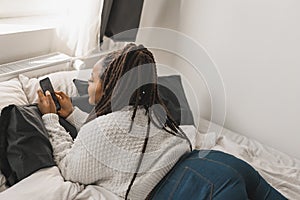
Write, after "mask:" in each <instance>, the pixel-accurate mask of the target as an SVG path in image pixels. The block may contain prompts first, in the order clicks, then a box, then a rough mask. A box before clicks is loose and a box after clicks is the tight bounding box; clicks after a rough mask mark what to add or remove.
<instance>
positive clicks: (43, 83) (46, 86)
mask: <svg viewBox="0 0 300 200" xmlns="http://www.w3.org/2000/svg"><path fill="white" fill-rule="evenodd" d="M40 86H41V88H42V90H43V92H44V95H45V93H46V91H47V90H48V91H49V92H50V94H51V97H52V99H53V101H54V104H55V106H56V110H60V109H61V106H60V104H59V102H58V99H57V97H56V95H55V92H54V89H53V87H52V84H51V81H50V79H49V78H48V77H47V78H45V79H42V80H40Z"/></svg>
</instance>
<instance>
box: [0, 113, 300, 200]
mask: <svg viewBox="0 0 300 200" xmlns="http://www.w3.org/2000/svg"><path fill="white" fill-rule="evenodd" d="M209 124H210V123H209V121H206V120H204V119H202V120H201V123H200V127H199V131H201V132H205V131H206V130H208V128H207V127H208V126H209ZM182 128H183V130H184V131H185V132H186V133H187V134H188V135H193V132H195V128H194V127H191V126H184V127H182ZM213 130H218V126H217V125H216V124H213V123H211V128H210V131H213ZM192 140H193V139H192ZM198 140H199V141H195V142H193V143H195V144H196V146H198V148H200V149H214V150H220V151H224V152H227V153H230V154H232V155H235V156H236V157H238V158H241V159H243V160H245V161H246V162H248V163H249V164H251V165H252V166H253V167H254V168H255V169H256V170H257V171H258V172H259V173H260V174H261V175H262V176H263V177H264V178H265V179H266V180H267V181H268V182H269V183H270V184H271V185H272V186H273V187H275V188H276V189H277V190H279V191H280V192H281V193H282V194H283V195H285V196H286V197H287V198H288V199H294V200H299V199H300V161H299V160H297V159H294V158H291V157H290V156H288V155H286V154H283V153H281V152H279V151H277V150H275V149H272V148H270V147H267V146H265V145H262V144H261V143H259V142H257V141H255V140H252V139H249V138H247V137H245V136H242V135H240V134H238V133H234V132H232V131H229V130H227V129H223V131H222V133H221V134H220V135H217V134H216V133H215V132H210V133H207V134H200V137H198ZM200 140H202V141H200ZM2 199H3V200H4V199H5V200H7V199H14V200H19V199H20V200H21V199H22V200H23V199H31V200H40V199H43V200H52V199H53V200H57V199H60V200H67V199H76V200H103V199H104V200H106V199H107V200H117V199H120V198H119V197H118V196H116V195H114V194H113V193H111V192H110V191H108V190H106V189H104V188H102V187H99V186H93V185H89V186H87V187H85V188H84V187H83V186H81V185H79V184H76V183H72V182H69V181H64V180H63V178H62V176H61V175H60V173H59V170H58V168H57V167H51V168H46V169H42V170H39V171H37V172H36V173H34V174H32V175H31V176H29V177H27V178H26V179H24V180H22V181H20V182H19V183H17V184H16V185H14V186H13V187H11V188H9V189H7V190H5V191H4V192H1V193H0V200H2Z"/></svg>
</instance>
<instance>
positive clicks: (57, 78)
mask: <svg viewBox="0 0 300 200" xmlns="http://www.w3.org/2000/svg"><path fill="white" fill-rule="evenodd" d="M77 76H78V71H61V72H55V73H51V74H48V75H45V76H42V77H39V78H28V77H27V76H24V75H22V74H20V75H19V80H20V82H21V84H22V87H23V90H24V92H25V94H26V96H27V99H28V102H29V103H30V104H32V103H37V100H38V96H37V90H38V89H40V84H39V81H40V80H41V79H43V78H46V77H49V78H50V80H51V83H52V85H53V88H54V90H56V91H63V92H64V93H66V94H67V95H68V96H70V97H73V96H77V95H78V92H77V89H76V87H75V85H74V83H73V79H74V78H76V77H77Z"/></svg>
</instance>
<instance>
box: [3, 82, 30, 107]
mask: <svg viewBox="0 0 300 200" xmlns="http://www.w3.org/2000/svg"><path fill="white" fill-rule="evenodd" d="M10 104H15V105H25V104H28V100H27V97H26V95H25V93H24V91H23V89H22V85H21V83H20V81H19V80H18V79H17V78H13V79H11V80H9V81H4V82H0V110H2V109H3V108H4V107H6V106H8V105H10Z"/></svg>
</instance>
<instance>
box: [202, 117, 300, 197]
mask: <svg viewBox="0 0 300 200" xmlns="http://www.w3.org/2000/svg"><path fill="white" fill-rule="evenodd" d="M209 125H210V126H211V127H210V128H209V130H210V131H214V130H220V126H218V125H216V124H214V123H210V122H209V121H207V120H204V119H201V122H200V127H199V131H200V132H205V131H206V130H208V126H209ZM212 133H214V132H212ZM210 138H216V136H215V134H211V136H210ZM212 149H214V150H220V151H223V152H226V153H229V154H232V155H234V156H236V157H238V158H240V159H242V160H244V161H246V162H248V163H249V164H250V165H251V166H253V167H254V168H255V169H256V170H257V171H258V172H259V173H260V174H261V175H262V176H263V177H264V178H265V179H266V180H267V181H268V183H270V184H271V185H272V186H273V187H274V188H276V189H277V190H278V191H280V192H281V193H282V194H283V195H284V196H285V197H287V198H288V199H291V200H292V199H293V200H299V199H300V160H298V159H295V158H292V157H291V156H289V155H287V154H284V153H282V152H280V151H278V150H276V149H273V148H271V147H268V146H266V145H263V144H262V143H260V142H258V141H256V140H253V139H250V138H248V137H245V136H243V135H241V134H238V133H235V132H232V131H230V130H228V129H223V131H222V132H221V134H220V135H218V137H217V141H216V144H215V145H214V147H212Z"/></svg>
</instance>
